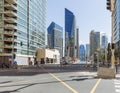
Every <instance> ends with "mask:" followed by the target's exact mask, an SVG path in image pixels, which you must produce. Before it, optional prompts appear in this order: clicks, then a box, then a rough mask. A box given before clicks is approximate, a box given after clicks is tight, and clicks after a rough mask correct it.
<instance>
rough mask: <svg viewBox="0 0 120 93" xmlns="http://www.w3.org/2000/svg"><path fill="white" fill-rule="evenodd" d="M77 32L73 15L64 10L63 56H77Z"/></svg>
mask: <svg viewBox="0 0 120 93" xmlns="http://www.w3.org/2000/svg"><path fill="white" fill-rule="evenodd" d="M76 35H77V31H76V20H75V16H74V14H73V13H72V12H71V11H69V10H68V9H66V8H65V56H69V57H71V58H73V57H76V56H77V52H76V51H77V49H78V48H77V36H76Z"/></svg>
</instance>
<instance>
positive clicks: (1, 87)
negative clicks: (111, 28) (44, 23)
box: [0, 65, 120, 93]
mask: <svg viewBox="0 0 120 93" xmlns="http://www.w3.org/2000/svg"><path fill="white" fill-rule="evenodd" d="M82 68H84V70H82ZM0 93H120V76H119V75H117V78H116V79H100V78H96V72H95V71H89V70H87V68H86V69H85V67H84V66H83V65H82V66H81V65H74V66H66V67H59V66H53V65H52V66H51V65H50V66H40V67H32V66H31V67H23V68H21V69H18V70H15V69H13V70H12V69H11V70H6V69H5V70H0Z"/></svg>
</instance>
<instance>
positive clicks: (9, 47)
mask: <svg viewBox="0 0 120 93" xmlns="http://www.w3.org/2000/svg"><path fill="white" fill-rule="evenodd" d="M13 47H14V46H13V45H12V44H11V45H10V44H5V45H4V48H7V49H12V48H13Z"/></svg>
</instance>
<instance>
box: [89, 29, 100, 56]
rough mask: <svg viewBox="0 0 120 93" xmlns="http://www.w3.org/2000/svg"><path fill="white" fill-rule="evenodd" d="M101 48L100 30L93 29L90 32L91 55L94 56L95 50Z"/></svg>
mask: <svg viewBox="0 0 120 93" xmlns="http://www.w3.org/2000/svg"><path fill="white" fill-rule="evenodd" d="M99 48H100V32H95V31H94V30H92V31H91V32H90V56H93V55H94V53H95V52H97V51H98V49H99Z"/></svg>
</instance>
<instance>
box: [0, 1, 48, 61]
mask: <svg viewBox="0 0 120 93" xmlns="http://www.w3.org/2000/svg"><path fill="white" fill-rule="evenodd" d="M45 29H46V0H0V32H1V33H0V52H1V53H2V54H0V55H1V56H4V57H5V56H6V57H7V58H8V56H10V55H11V54H12V53H15V54H16V57H21V56H24V57H26V58H27V57H33V56H35V52H36V49H37V48H40V47H45ZM7 58H6V59H7ZM18 59H19V58H18Z"/></svg>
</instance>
